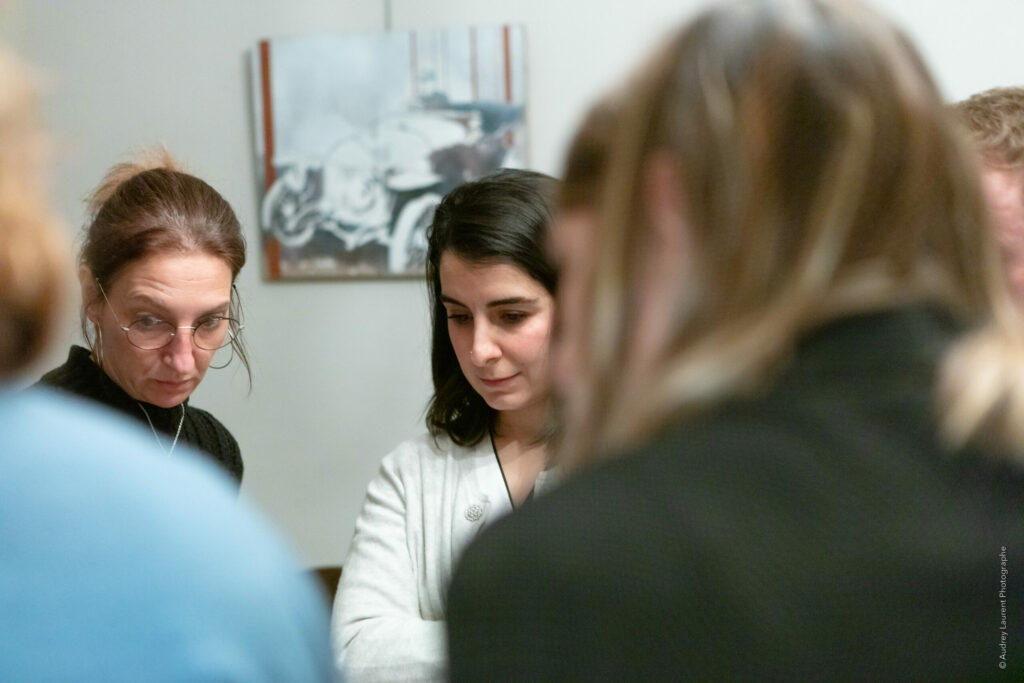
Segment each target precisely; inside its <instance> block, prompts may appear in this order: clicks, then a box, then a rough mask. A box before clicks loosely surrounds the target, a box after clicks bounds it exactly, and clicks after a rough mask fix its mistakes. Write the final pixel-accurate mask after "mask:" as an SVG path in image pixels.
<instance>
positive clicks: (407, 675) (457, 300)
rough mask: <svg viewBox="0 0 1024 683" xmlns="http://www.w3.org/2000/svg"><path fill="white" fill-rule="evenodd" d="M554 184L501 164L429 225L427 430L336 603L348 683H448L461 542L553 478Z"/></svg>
mask: <svg viewBox="0 0 1024 683" xmlns="http://www.w3.org/2000/svg"><path fill="white" fill-rule="evenodd" d="M555 190H556V183H555V180H554V179H553V178H550V177H548V176H545V175H542V174H539V173H534V172H529V171H517V170H504V171H499V172H497V173H495V174H492V175H490V176H487V177H486V178H484V179H482V180H478V181H475V182H471V183H467V184H465V185H462V186H460V187H458V188H456V189H455V190H453V191H452V192H451V193H450V194H449V195H448V196H447V197H445V199H444V200H443V201H442V202H441V204H440V206H439V207H438V209H437V212H436V213H435V216H434V222H433V225H432V227H431V232H430V237H429V246H428V263H427V283H428V287H429V289H430V296H431V303H432V318H433V341H432V369H433V380H434V395H433V397H432V398H431V401H430V405H429V407H428V410H427V427H428V430H429V433H428V434H426V435H424V436H423V437H421V438H419V439H415V440H412V441H408V442H405V443H403V444H401V445H400V446H398V448H396V449H395V450H394V451H392V452H391V453H390V454H388V455H387V456H386V457H385V458H384V461H383V464H382V465H381V470H380V473H379V475H378V476H377V478H376V479H375V480H374V481H373V482H371V483H370V486H369V489H368V491H367V497H366V502H365V504H364V506H363V510H362V513H361V514H360V516H359V519H358V521H357V522H356V529H355V536H354V538H353V540H352V545H351V548H350V551H349V556H348V558H347V560H346V561H345V569H344V572H343V574H342V578H341V583H340V586H339V590H338V595H337V598H336V601H335V605H334V616H333V623H332V630H333V638H334V642H335V646H336V650H337V653H338V658H339V666H340V667H341V668H342V669H343V670H344V671H345V673H346V674H347V675H348V677H349V678H350V680H354V681H360V680H396V681H408V680H424V679H426V680H432V679H441V680H443V679H444V677H445V676H446V659H447V656H446V652H445V650H446V645H445V635H444V634H445V623H444V617H445V592H446V590H447V586H448V580H449V577H450V575H451V572H452V568H453V565H454V563H455V561H456V560H457V559H458V558H459V556H460V554H461V551H462V548H463V547H464V546H465V545H466V543H467V542H469V541H470V540H472V539H473V538H474V537H475V536H476V534H477V533H478V532H479V531H480V530H481V529H482V528H484V527H485V526H486V525H487V524H488V523H490V522H491V521H493V520H494V519H496V518H498V517H500V516H502V515H505V514H507V513H509V512H511V511H512V510H513V509H515V508H516V507H518V506H520V505H522V504H523V503H524V502H525V501H526V500H527V499H528V498H530V497H531V496H532V495H533V494H534V492H535V491H538V490H540V489H541V488H543V487H544V486H545V485H546V484H549V483H550V482H551V481H552V480H553V477H552V476H550V475H551V472H552V470H551V469H550V468H549V467H548V464H549V462H548V449H547V441H548V436H549V435H550V433H551V431H552V425H551V421H550V418H549V399H550V383H549V378H548V349H549V342H550V337H551V328H552V321H553V316H554V302H553V293H554V290H555V282H556V274H555V270H554V267H553V266H552V265H551V263H550V262H549V261H548V260H547V258H546V256H545V253H544V244H545V239H546V234H547V229H548V224H549V222H550V216H551V207H552V202H553V199H554V193H555Z"/></svg>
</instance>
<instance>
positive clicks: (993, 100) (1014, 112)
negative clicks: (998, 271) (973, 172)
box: [953, 87, 1024, 305]
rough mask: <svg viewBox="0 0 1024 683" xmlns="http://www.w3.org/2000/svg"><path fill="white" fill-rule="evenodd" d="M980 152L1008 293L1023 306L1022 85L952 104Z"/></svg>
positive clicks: (1023, 108) (1023, 92)
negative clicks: (1009, 288) (1008, 288)
mask: <svg viewBox="0 0 1024 683" xmlns="http://www.w3.org/2000/svg"><path fill="white" fill-rule="evenodd" d="M953 112H954V113H955V114H956V116H957V117H958V119H959V120H960V123H961V124H962V125H963V127H964V129H965V130H966V131H967V133H968V135H969V136H970V139H971V142H972V143H973V144H974V146H975V149H976V150H977V151H978V153H979V154H980V156H981V180H982V188H983V189H984V191H985V197H986V199H987V200H988V205H989V210H990V211H991V212H992V221H993V223H994V224H995V229H996V239H997V240H998V242H999V246H1000V247H1001V248H1002V253H1003V263H1004V267H1005V268H1006V277H1007V278H1008V281H1009V284H1010V287H1011V290H1012V292H1013V296H1014V297H1015V298H1016V300H1017V302H1018V304H1022V305H1024V88H1021V87H1012V88H992V89H991V90H986V91H985V92H981V93H977V94H975V95H972V96H971V97H969V98H967V99H966V100H963V101H961V102H957V103H956V104H954V105H953Z"/></svg>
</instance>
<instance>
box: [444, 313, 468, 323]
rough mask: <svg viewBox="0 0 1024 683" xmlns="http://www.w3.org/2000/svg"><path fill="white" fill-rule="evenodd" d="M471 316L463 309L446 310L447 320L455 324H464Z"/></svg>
mask: <svg viewBox="0 0 1024 683" xmlns="http://www.w3.org/2000/svg"><path fill="white" fill-rule="evenodd" d="M472 318H473V316H471V315H470V314H469V313H466V312H465V311H448V320H449V321H451V322H453V323H455V324H456V325H464V324H466V323H468V322H469V321H470V320H472Z"/></svg>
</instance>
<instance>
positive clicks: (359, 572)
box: [331, 434, 555, 683]
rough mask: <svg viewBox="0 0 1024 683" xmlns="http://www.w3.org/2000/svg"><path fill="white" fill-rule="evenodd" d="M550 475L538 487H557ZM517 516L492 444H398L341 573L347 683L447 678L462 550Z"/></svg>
mask: <svg viewBox="0 0 1024 683" xmlns="http://www.w3.org/2000/svg"><path fill="white" fill-rule="evenodd" d="M553 474H554V471H553V470H549V471H545V472H542V473H541V475H540V477H538V479H537V482H536V484H535V485H534V491H535V492H536V493H540V492H541V491H542V490H543V489H544V488H548V487H550V486H551V484H552V482H553V481H554V479H555V477H554V476H552V475H553ZM511 511H512V504H511V501H510V500H509V495H508V489H507V488H506V486H505V480H504V478H503V476H502V473H501V468H500V467H499V466H498V462H497V458H496V456H495V454H494V450H493V447H492V445H491V441H490V439H487V438H485V439H483V440H482V441H481V442H480V443H479V444H477V445H476V446H475V447H473V448H463V447H461V446H456V445H455V444H453V443H452V442H451V441H450V440H449V439H447V438H446V437H438V439H437V442H436V443H435V440H434V438H433V437H431V436H429V435H426V434H425V435H423V436H421V437H419V438H417V439H413V440H410V441H406V442H404V443H402V444H400V445H399V446H398V447H397V448H396V449H395V450H393V451H392V452H391V453H389V454H388V455H387V456H385V458H384V460H383V462H382V463H381V467H380V472H379V473H378V475H377V477H376V478H375V479H374V480H373V481H371V482H370V485H369V487H368V488H367V492H366V500H365V502H364V503H363V509H362V512H360V514H359V518H358V519H357V520H356V527H355V535H354V536H353V539H352V544H351V546H350V548H349V553H348V558H347V559H346V560H345V564H344V566H343V569H342V574H341V581H340V583H339V585H338V592H337V596H336V598H335V602H334V612H333V615H332V618H331V633H332V640H333V643H334V647H335V653H336V658H337V661H338V665H339V667H340V668H341V669H342V670H343V671H344V672H345V674H346V676H347V677H348V679H349V681H351V682H353V683H359V682H361V681H433V680H437V681H443V680H445V678H446V675H447V643H446V631H445V623H444V618H445V601H446V593H447V590H448V583H449V581H450V580H451V575H452V571H453V570H454V568H455V564H456V562H457V561H458V559H459V557H460V555H461V553H462V551H463V549H464V548H465V546H466V544H467V543H469V542H470V541H471V540H473V538H474V537H475V536H476V535H477V534H478V533H479V532H480V531H481V530H482V529H483V528H484V527H485V526H487V525H488V524H489V523H491V522H493V521H494V520H495V519H498V518H499V517H501V516H502V515H505V514H508V513H509V512H511Z"/></svg>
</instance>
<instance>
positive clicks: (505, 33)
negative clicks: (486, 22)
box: [501, 26, 512, 102]
mask: <svg viewBox="0 0 1024 683" xmlns="http://www.w3.org/2000/svg"><path fill="white" fill-rule="evenodd" d="M509 32H510V29H509V27H508V26H503V27H502V29H501V42H502V44H503V47H504V52H505V55H504V57H505V101H506V102H512V56H511V49H512V48H511V45H510V44H509V43H510V42H511V41H510V36H509Z"/></svg>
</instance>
